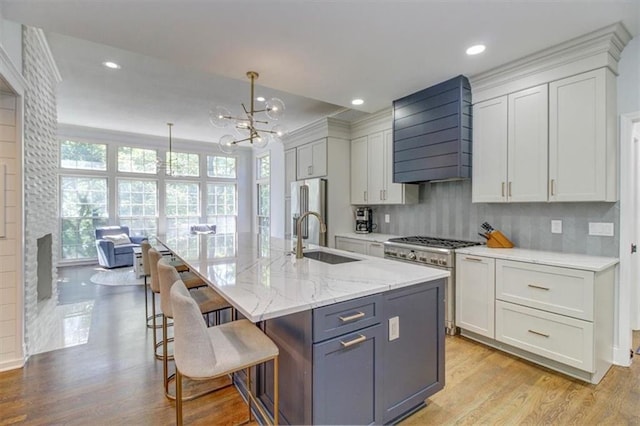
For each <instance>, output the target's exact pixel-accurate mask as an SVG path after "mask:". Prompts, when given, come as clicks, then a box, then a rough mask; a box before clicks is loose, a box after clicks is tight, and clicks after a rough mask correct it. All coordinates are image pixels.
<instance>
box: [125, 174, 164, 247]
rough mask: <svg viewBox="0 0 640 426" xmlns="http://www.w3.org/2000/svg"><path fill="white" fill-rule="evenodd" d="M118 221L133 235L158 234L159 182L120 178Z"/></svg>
mask: <svg viewBox="0 0 640 426" xmlns="http://www.w3.org/2000/svg"><path fill="white" fill-rule="evenodd" d="M118 223H119V224H120V225H126V226H128V227H129V232H130V233H131V235H147V236H149V235H156V234H157V229H158V184H157V182H156V181H153V180H129V179H119V180H118Z"/></svg>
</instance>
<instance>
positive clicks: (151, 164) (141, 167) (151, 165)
mask: <svg viewBox="0 0 640 426" xmlns="http://www.w3.org/2000/svg"><path fill="white" fill-rule="evenodd" d="M157 158H158V152H157V151H156V150H155V149H143V148H132V147H129V146H121V147H119V148H118V171H119V172H128V173H149V174H156V173H157V166H158V163H157V161H156V160H157Z"/></svg>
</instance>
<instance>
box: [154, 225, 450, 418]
mask: <svg viewBox="0 0 640 426" xmlns="http://www.w3.org/2000/svg"><path fill="white" fill-rule="evenodd" d="M229 238H230V236H228V235H227V236H221V235H188V236H181V237H179V238H178V237H174V238H167V237H160V238H159V239H160V240H161V242H162V243H163V244H165V245H166V246H167V247H168V248H169V249H170V250H171V251H173V252H174V253H175V254H176V255H177V256H178V257H180V258H181V259H182V260H183V261H185V262H186V263H187V264H188V265H189V266H190V267H191V268H192V270H193V271H194V272H195V273H197V274H198V275H200V276H202V277H203V278H204V279H205V280H207V281H208V282H209V283H210V285H211V286H212V287H213V288H214V289H215V290H216V291H218V292H219V293H220V294H221V295H222V296H223V297H225V298H226V299H227V300H228V301H229V302H230V303H231V304H232V305H233V306H234V307H235V308H236V309H237V310H238V312H239V313H240V314H242V315H243V316H244V317H246V318H248V319H249V320H251V321H253V322H256V323H259V326H260V327H261V328H262V329H263V330H264V331H265V333H267V335H269V337H271V338H272V340H274V342H276V344H277V345H278V346H279V348H280V357H281V363H280V365H281V368H280V374H279V377H280V383H281V387H280V389H281V392H280V408H281V409H280V414H281V420H282V421H284V422H287V423H291V424H294V423H304V424H311V423H314V424H320V423H322V424H330V423H343V424H345V423H357V424H365V423H389V422H394V421H397V420H398V419H399V418H402V417H403V416H405V415H407V414H408V413H411V412H413V411H414V410H415V409H417V408H420V407H421V406H422V405H423V404H424V400H425V399H426V398H428V397H429V396H430V395H433V394H434V393H435V392H437V391H439V390H440V389H442V388H443V387H444V278H446V277H448V274H449V273H448V272H447V271H443V270H438V269H432V268H428V267H424V266H414V265H409V264H404V263H400V262H394V261H392V260H385V259H381V258H375V257H371V256H365V255H360V254H355V253H349V252H344V251H340V250H334V249H327V248H324V247H322V248H320V247H314V248H312V250H313V251H322V252H326V253H331V254H335V255H338V256H346V257H349V258H353V259H357V260H356V261H352V262H347V263H339V264H328V263H324V262H320V261H318V260H314V259H309V258H303V259H295V255H291V248H292V243H291V241H290V240H281V239H275V238H270V239H265V238H262V237H259V236H256V235H254V234H238V235H235V236H233V237H232V238H233V240H232V241H231V242H230V239H229ZM180 247H185V248H188V249H183V250H180ZM221 253H222V254H226V257H221V256H220V254H221ZM283 367H284V368H283ZM254 377H256V380H255V381H254V382H253V384H252V389H253V390H254V391H255V392H256V394H257V395H258V396H259V397H260V400H261V401H262V403H263V404H264V405H265V407H266V408H267V409H268V410H272V404H271V400H272V395H270V394H269V392H270V390H271V389H272V387H271V380H272V377H273V371H272V369H271V366H270V365H265V366H262V367H261V368H259V369H258V371H256V374H255V375H254ZM237 379H239V380H236V383H237V385H238V387H239V388H240V390H241V391H245V390H246V389H244V380H243V378H237Z"/></svg>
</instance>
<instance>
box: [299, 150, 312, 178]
mask: <svg viewBox="0 0 640 426" xmlns="http://www.w3.org/2000/svg"><path fill="white" fill-rule="evenodd" d="M296 168H297V173H296V174H297V176H296V177H297V180H302V179H307V178H309V177H310V176H311V174H312V172H313V149H312V148H311V144H306V145H302V146H299V147H298V148H296Z"/></svg>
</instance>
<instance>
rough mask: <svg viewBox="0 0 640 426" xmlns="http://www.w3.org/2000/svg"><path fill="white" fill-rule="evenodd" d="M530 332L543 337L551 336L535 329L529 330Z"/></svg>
mask: <svg viewBox="0 0 640 426" xmlns="http://www.w3.org/2000/svg"><path fill="white" fill-rule="evenodd" d="M529 333H532V334H537V335H538V336H542V337H549V335H548V334H544V333H540V332H539V331H535V330H529Z"/></svg>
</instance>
